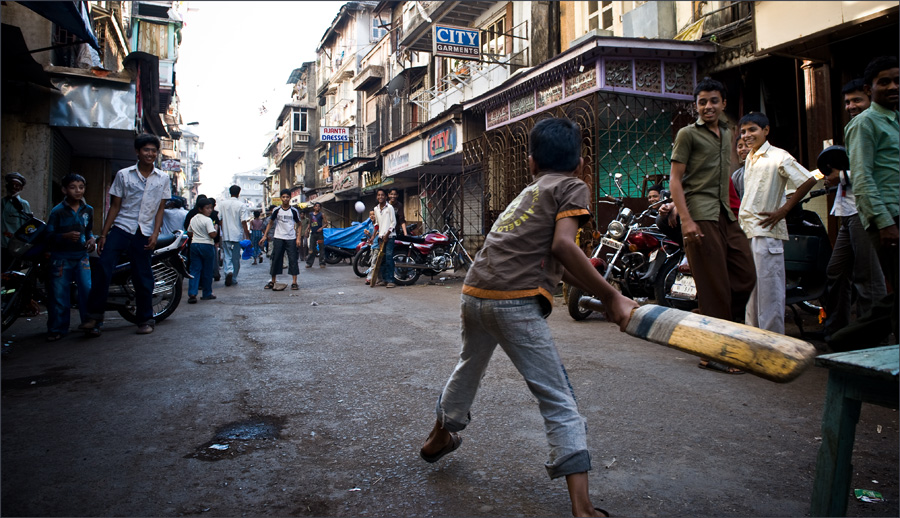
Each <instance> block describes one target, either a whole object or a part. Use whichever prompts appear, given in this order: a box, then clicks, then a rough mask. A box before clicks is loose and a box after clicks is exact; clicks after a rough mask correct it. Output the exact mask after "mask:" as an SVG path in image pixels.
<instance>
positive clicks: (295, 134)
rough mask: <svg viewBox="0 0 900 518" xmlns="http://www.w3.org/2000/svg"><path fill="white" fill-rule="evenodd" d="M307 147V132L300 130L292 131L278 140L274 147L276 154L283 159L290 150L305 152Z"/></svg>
mask: <svg viewBox="0 0 900 518" xmlns="http://www.w3.org/2000/svg"><path fill="white" fill-rule="evenodd" d="M308 148H309V133H308V132H302V131H292V132H290V134H289V135H288V136H287V137H286V138H283V139H281V140H279V141H278V144H277V145H276V147H275V153H276V156H278V157H279V158H280V159H281V160H283V159H284V158H285V157H286V156H287V155H288V154H289V153H291V152H292V151H297V152H301V151H303V152H305V151H307V150H308Z"/></svg>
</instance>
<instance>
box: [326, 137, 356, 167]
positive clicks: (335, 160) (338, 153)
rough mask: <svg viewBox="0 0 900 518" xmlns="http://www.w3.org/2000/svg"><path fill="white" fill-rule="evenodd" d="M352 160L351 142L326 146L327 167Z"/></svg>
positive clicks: (333, 143)
mask: <svg viewBox="0 0 900 518" xmlns="http://www.w3.org/2000/svg"><path fill="white" fill-rule="evenodd" d="M351 158H353V142H332V143H331V144H328V165H338V164H340V163H342V162H346V161H347V160H350V159H351Z"/></svg>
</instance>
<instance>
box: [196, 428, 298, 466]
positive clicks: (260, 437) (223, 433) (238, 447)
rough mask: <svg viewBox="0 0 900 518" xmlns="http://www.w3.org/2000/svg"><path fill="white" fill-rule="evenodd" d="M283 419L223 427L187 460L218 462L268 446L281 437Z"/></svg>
mask: <svg viewBox="0 0 900 518" xmlns="http://www.w3.org/2000/svg"><path fill="white" fill-rule="evenodd" d="M283 425H284V418H281V417H251V418H249V419H244V420H243V421H236V422H234V423H228V424H226V425H223V426H221V427H220V428H219V429H218V430H216V434H215V435H214V436H213V438H212V440H210V441H207V442H206V443H204V444H201V445H200V446H199V447H198V448H197V449H196V450H195V451H194V452H193V453H189V454H187V455H185V456H184V457H185V458H186V459H191V458H193V459H199V460H205V461H216V460H223V459H231V458H234V457H237V456H238V455H242V454H244V453H248V452H251V451H253V450H257V449H260V448H264V447H266V446H267V444H266V441H274V440H276V439H278V438H279V437H281V427H282V426H283Z"/></svg>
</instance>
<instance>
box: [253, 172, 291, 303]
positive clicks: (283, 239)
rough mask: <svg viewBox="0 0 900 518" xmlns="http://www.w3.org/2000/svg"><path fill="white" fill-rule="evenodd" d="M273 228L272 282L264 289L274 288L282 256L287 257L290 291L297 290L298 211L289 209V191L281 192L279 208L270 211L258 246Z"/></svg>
mask: <svg viewBox="0 0 900 518" xmlns="http://www.w3.org/2000/svg"><path fill="white" fill-rule="evenodd" d="M273 226H274V228H275V234H274V237H273V241H274V245H273V247H272V257H271V261H270V262H269V273H271V274H272V280H271V281H269V282H268V283H267V284H266V285H265V289H267V290H271V289H272V288H274V287H275V280H276V277H277V276H278V275H279V274H281V273H282V272H283V271H284V265H283V263H284V254H285V252H287V256H288V273H289V274H290V275H291V277H293V283H292V284H291V289H292V290H298V289H300V287H299V286H298V285H297V275H299V274H300V266H299V265H298V264H297V251H298V250H299V248H300V232H299V231H300V211H298V210H297V209H295V208H294V207H291V190H290V189H282V190H281V207H278V208H276V209H275V210H273V211H272V216H271V217H270V218H269V224H268V225H267V226H266V231H265V232H263V238H262V239H260V240H259V246H262V245H263V243H264V242H265V241H266V240H267V239H268V236H269V230H270V229H272V228H273Z"/></svg>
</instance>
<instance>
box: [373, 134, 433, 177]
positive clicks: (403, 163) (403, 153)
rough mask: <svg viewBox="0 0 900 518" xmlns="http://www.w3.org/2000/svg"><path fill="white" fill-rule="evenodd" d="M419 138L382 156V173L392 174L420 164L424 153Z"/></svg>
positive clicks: (385, 174)
mask: <svg viewBox="0 0 900 518" xmlns="http://www.w3.org/2000/svg"><path fill="white" fill-rule="evenodd" d="M423 147H424V146H423V145H422V141H421V140H416V141H415V142H411V143H409V144H407V145H405V146H403V147H401V148H399V149H397V150H396V151H392V152H390V153H388V154H387V155H386V156H385V157H384V175H383V176H385V177H387V176H393V175H395V174H397V173H399V172H401V171H405V170H407V169H410V168H412V167H417V166H420V165H422V156H423V155H424V153H423V151H422V148H423Z"/></svg>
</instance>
